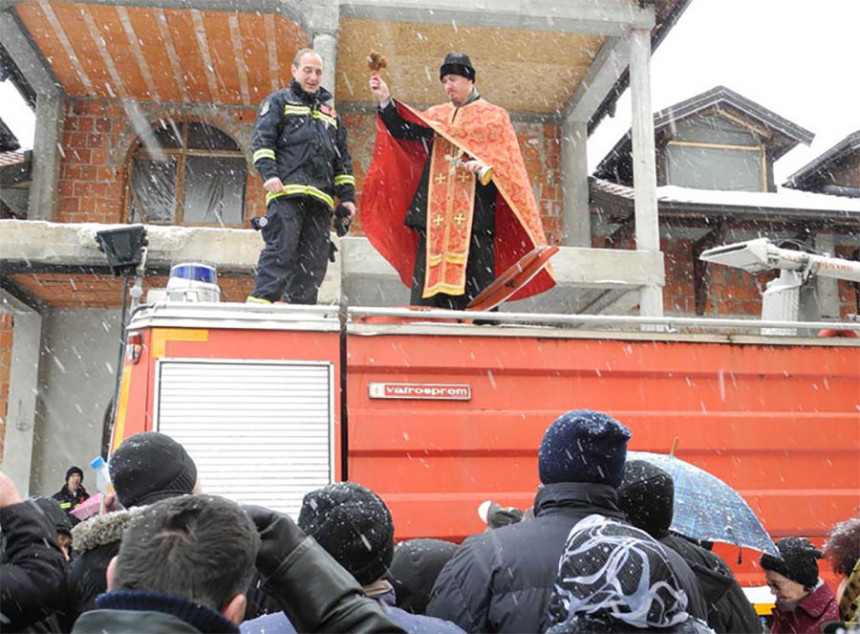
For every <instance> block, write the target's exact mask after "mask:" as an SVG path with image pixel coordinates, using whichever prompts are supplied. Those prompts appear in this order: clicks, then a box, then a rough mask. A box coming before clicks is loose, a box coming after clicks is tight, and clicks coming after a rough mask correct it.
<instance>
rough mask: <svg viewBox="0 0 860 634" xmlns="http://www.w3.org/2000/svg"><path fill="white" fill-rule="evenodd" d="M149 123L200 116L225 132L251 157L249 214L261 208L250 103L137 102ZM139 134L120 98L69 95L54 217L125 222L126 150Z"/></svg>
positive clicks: (128, 152)
mask: <svg viewBox="0 0 860 634" xmlns="http://www.w3.org/2000/svg"><path fill="white" fill-rule="evenodd" d="M140 109H141V112H142V113H143V115H144V116H145V117H147V118H148V119H149V120H150V121H151V122H157V121H158V120H159V119H167V118H173V120H175V121H204V122H206V123H209V124H210V125H213V126H215V127H216V128H219V129H221V130H223V131H224V132H226V133H227V134H229V135H230V136H231V137H233V139H234V140H235V141H236V142H238V143H239V145H240V146H241V147H242V148H243V150H244V151H245V153H246V155H247V156H248V158H249V164H248V187H247V191H248V197H247V200H246V207H245V213H246V216H247V217H251V216H253V215H260V214H262V213H263V211H264V199H263V196H262V194H261V191H262V189H261V187H260V182H259V177H258V176H257V173H256V171H254V169H253V167H252V166H251V165H250V151H249V147H250V138H251V129H252V127H253V125H254V117H255V116H256V112H255V109H254V108H247V109H237V108H229V109H227V108H225V109H220V110H219V109H213V108H202V107H166V106H164V107H162V106H157V105H152V104H143V105H140ZM137 139H138V136H137V133H136V132H135V130H134V127H133V126H132V124H131V120H130V119H129V117H128V115H127V113H126V111H125V109H124V108H123V106H122V104H121V103H119V102H113V101H98V100H77V99H73V100H69V101H67V102H66V119H65V126H64V129H63V136H62V146H63V158H62V159H61V161H60V178H59V185H58V189H59V195H58V200H57V215H56V220H57V222H101V223H116V222H126V221H127V218H126V217H125V214H126V204H125V191H126V180H127V165H128V158H129V155H130V153H131V152H132V151H133V150H134V149H135V148H136V147H137Z"/></svg>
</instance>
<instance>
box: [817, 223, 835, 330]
mask: <svg viewBox="0 0 860 634" xmlns="http://www.w3.org/2000/svg"><path fill="white" fill-rule="evenodd" d="M815 248H816V249H817V250H818V251H819V252H820V253H829V254H830V255H833V254H834V253H835V252H836V239H835V236H834V235H833V234H832V233H830V232H819V233H818V234H817V235H816V236H815ZM815 290H816V293H817V294H818V309H819V311H820V313H821V315H820V317H821V319H824V320H828V319H835V320H837V321H838V320H839V316H840V315H839V280H837V279H834V278H832V277H816V278H815Z"/></svg>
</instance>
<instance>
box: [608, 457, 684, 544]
mask: <svg viewBox="0 0 860 634" xmlns="http://www.w3.org/2000/svg"><path fill="white" fill-rule="evenodd" d="M674 504H675V482H674V480H672V476H671V474H669V473H668V472H666V471H664V470H663V469H661V468H660V467H658V466H656V465H653V464H651V463H650V462H646V461H645V460H628V461H627V466H626V467H625V468H624V478H623V479H622V480H621V485H620V486H619V487H618V507H619V508H620V509H621V510H622V511H624V514H625V515H627V519H629V520H630V523H631V524H633V526H635V527H636V528H641V529H642V530H643V531H645V532H646V533H648V534H649V535H651V536H652V537H656V538H657V539H659V538H661V537H665V536H666V535H668V534H669V526H671V525H672V517H673V515H674Z"/></svg>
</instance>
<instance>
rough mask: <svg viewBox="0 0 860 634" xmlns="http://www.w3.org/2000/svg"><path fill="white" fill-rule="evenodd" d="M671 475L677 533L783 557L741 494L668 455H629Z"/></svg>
mask: <svg viewBox="0 0 860 634" xmlns="http://www.w3.org/2000/svg"><path fill="white" fill-rule="evenodd" d="M627 459H628V460H645V461H647V462H650V463H651V464H653V465H656V466H658V467H660V468H661V469H663V470H664V471H667V472H669V474H670V475H671V476H672V480H674V482H675V504H674V517H673V518H672V525H671V526H670V528H671V529H672V530H673V531H676V532H678V533H681V534H682V535H686V536H687V537H692V538H693V539H706V540H709V541H717V542H726V543H728V544H734V545H735V546H745V547H746V548H752V549H753V550H758V551H760V552H763V553H769V554H771V555H774V556H776V557H779V551H778V550H777V549H776V546H774V544H773V541H772V540H771V538H770V535H768V534H767V531H766V530H765V529H764V527H763V526H762V525H761V522H760V521H759V519H758V517H756V514H755V513H753V510H752V509H751V508H750V507H749V504H747V503H746V500H744V499H743V498H742V497H741V496H740V494H739V493H738V492H737V491H735V490H734V489H733V488H732V487H730V486H729V485H728V484H726V483H725V482H723V481H722V480H720V479H719V478H718V477H716V476H715V475H713V474H710V473H708V472H707V471H705V470H704V469H700V468H699V467H697V466H695V465H692V464H690V463H689V462H685V461H683V460H680V459H679V458H676V457H674V456H669V455H666V454H658V453H650V452H647V451H628V452H627Z"/></svg>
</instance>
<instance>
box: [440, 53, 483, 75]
mask: <svg viewBox="0 0 860 634" xmlns="http://www.w3.org/2000/svg"><path fill="white" fill-rule="evenodd" d="M445 75H459V76H460V77H465V78H466V79H471V80H472V81H475V67H474V66H472V60H470V59H469V56H468V55H466V54H465V53H448V54H447V55H446V56H445V61H444V62H442V66H441V67H440V68H439V79H440V80H441V79H442V78H443V77H444V76H445Z"/></svg>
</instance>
